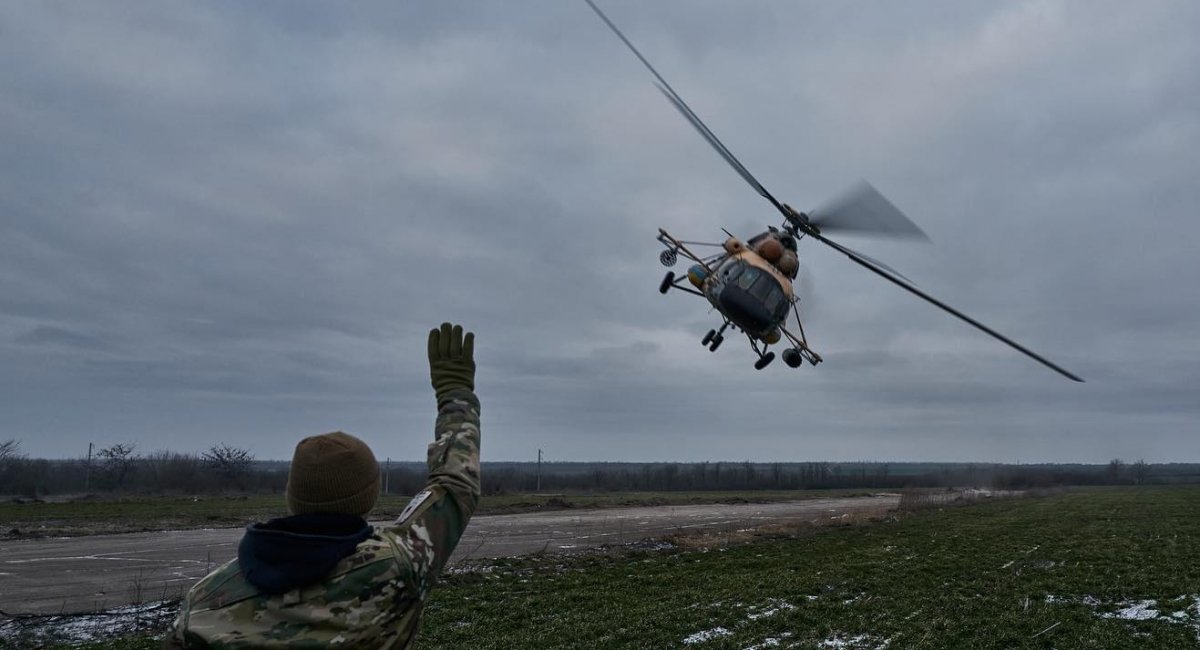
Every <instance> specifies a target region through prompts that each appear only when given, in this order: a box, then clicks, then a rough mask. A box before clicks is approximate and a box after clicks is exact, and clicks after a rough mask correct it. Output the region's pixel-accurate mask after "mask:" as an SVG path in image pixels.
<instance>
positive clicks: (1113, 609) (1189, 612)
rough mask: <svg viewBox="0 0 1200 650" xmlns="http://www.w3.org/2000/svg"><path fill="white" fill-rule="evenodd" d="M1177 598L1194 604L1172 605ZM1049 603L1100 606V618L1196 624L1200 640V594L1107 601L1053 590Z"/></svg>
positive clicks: (1098, 616) (1098, 608)
mask: <svg viewBox="0 0 1200 650" xmlns="http://www.w3.org/2000/svg"><path fill="white" fill-rule="evenodd" d="M1176 601H1191V604H1190V605H1185V606H1184V608H1183V609H1177V608H1175V607H1171V606H1170V605H1171V602H1176ZM1046 604H1047V605H1055V604H1064V605H1085V606H1087V607H1091V608H1093V609H1095V610H1096V617H1097V618H1104V619H1115V620H1118V621H1159V622H1161V623H1167V624H1170V625H1186V626H1188V627H1190V628H1192V630H1193V631H1194V632H1195V634H1196V640H1197V641H1200V595H1184V596H1179V597H1178V598H1171V599H1167V602H1163V603H1161V604H1160V603H1159V601H1157V600H1153V599H1149V600H1120V601H1115V602H1104V601H1102V600H1100V599H1099V598H1096V597H1095V596H1078V597H1069V596H1068V597H1064V596H1055V595H1053V594H1051V595H1048V596H1046Z"/></svg>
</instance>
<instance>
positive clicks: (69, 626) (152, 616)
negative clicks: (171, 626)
mask: <svg viewBox="0 0 1200 650" xmlns="http://www.w3.org/2000/svg"><path fill="white" fill-rule="evenodd" d="M178 609H179V607H178V604H177V603H175V602H174V601H159V602H153V603H143V604H140V605H127V606H125V607H118V608H116V609H109V610H105V611H102V612H93V613H89V614H61V615H46V616H41V615H30V616H22V617H17V618H11V619H9V620H7V621H4V622H3V623H0V645H4V643H12V644H14V647H27V646H24V645H22V644H35V645H36V646H37V647H41V646H42V645H50V644H52V643H86V642H94V641H103V640H105V639H111V638H113V637H117V636H121V635H125V634H134V633H137V632H140V631H143V630H159V629H162V628H164V627H165V626H166V625H167V624H168V623H169V622H170V621H172V620H173V619H174V618H175V614H176V612H177V611H178Z"/></svg>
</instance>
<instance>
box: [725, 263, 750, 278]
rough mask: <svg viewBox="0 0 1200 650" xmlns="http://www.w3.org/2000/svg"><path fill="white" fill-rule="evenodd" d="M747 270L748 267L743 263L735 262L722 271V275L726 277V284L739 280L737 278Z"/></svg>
mask: <svg viewBox="0 0 1200 650" xmlns="http://www.w3.org/2000/svg"><path fill="white" fill-rule="evenodd" d="M745 268H746V265H745V264H743V263H742V262H735V263H733V264H730V265H729V266H726V267H725V270H724V271H722V272H721V273H722V275H724V276H725V281H726V282H733V281H734V280H737V277H738V276H739V275H741V273H742V271H743V270H745Z"/></svg>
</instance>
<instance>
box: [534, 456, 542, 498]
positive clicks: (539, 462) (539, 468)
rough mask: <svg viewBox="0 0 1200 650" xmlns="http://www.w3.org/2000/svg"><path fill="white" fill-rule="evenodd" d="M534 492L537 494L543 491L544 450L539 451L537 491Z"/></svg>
mask: <svg viewBox="0 0 1200 650" xmlns="http://www.w3.org/2000/svg"><path fill="white" fill-rule="evenodd" d="M534 491H535V492H541V491H542V450H541V449H539V450H538V464H537V489H536V490H534Z"/></svg>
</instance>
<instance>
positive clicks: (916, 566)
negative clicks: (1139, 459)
mask: <svg viewBox="0 0 1200 650" xmlns="http://www.w3.org/2000/svg"><path fill="white" fill-rule="evenodd" d="M123 643H125V644H126V645H123V646H121V647H126V648H143V647H144V648H149V647H154V642H153V641H152V640H150V639H148V638H142V639H125V640H124V641H123ZM91 647H109V646H107V645H97V646H91ZM418 647H419V648H422V649H436V648H447V649H450V648H453V649H455V650H458V649H461V648H698V649H704V650H707V649H728V648H736V649H739V650H749V649H754V650H765V649H767V648H817V649H834V648H839V649H849V648H873V649H874V648H888V649H889V650H895V649H899V648H946V649H950V648H954V649H959V648H1058V649H1068V648H1166V649H1173V648H1200V488H1197V487H1177V488H1121V489H1096V490H1077V491H1072V492H1067V493H1060V494H1055V495H1051V496H1044V497H1036V498H1019V499H1003V500H995V501H984V502H980V503H977V504H976V505H970V506H963V507H947V508H944V509H929V510H923V511H916V512H909V513H900V514H898V515H897V516H895V517H891V518H889V519H888V520H885V521H881V522H869V523H860V524H856V525H847V526H843V527H834V528H796V529H792V530H774V531H771V533H770V534H764V535H762V536H761V537H759V538H758V539H757V540H754V541H750V542H748V543H744V544H736V545H729V546H724V547H721V546H717V547H711V548H708V547H697V545H696V544H695V542H694V541H692V542H691V543H683V542H682V541H681V543H679V544H677V545H675V546H674V547H673V548H671V549H668V550H657V551H637V550H620V551H616V552H611V553H608V554H591V555H585V556H579V557H571V558H567V557H558V556H551V555H546V556H540V557H532V558H525V559H520V560H509V561H505V562H499V563H493V564H490V565H487V566H480V567H475V568H473V569H472V570H470V571H460V572H454V573H452V574H450V575H447V576H445V577H444V579H443V583H442V585H441V586H440V587H439V588H438V589H435V590H434V592H433V594H432V596H431V598H430V601H429V603H428V606H427V609H426V616H425V622H424V626H423V629H422V632H421V636H420V637H419V643H418Z"/></svg>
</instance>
